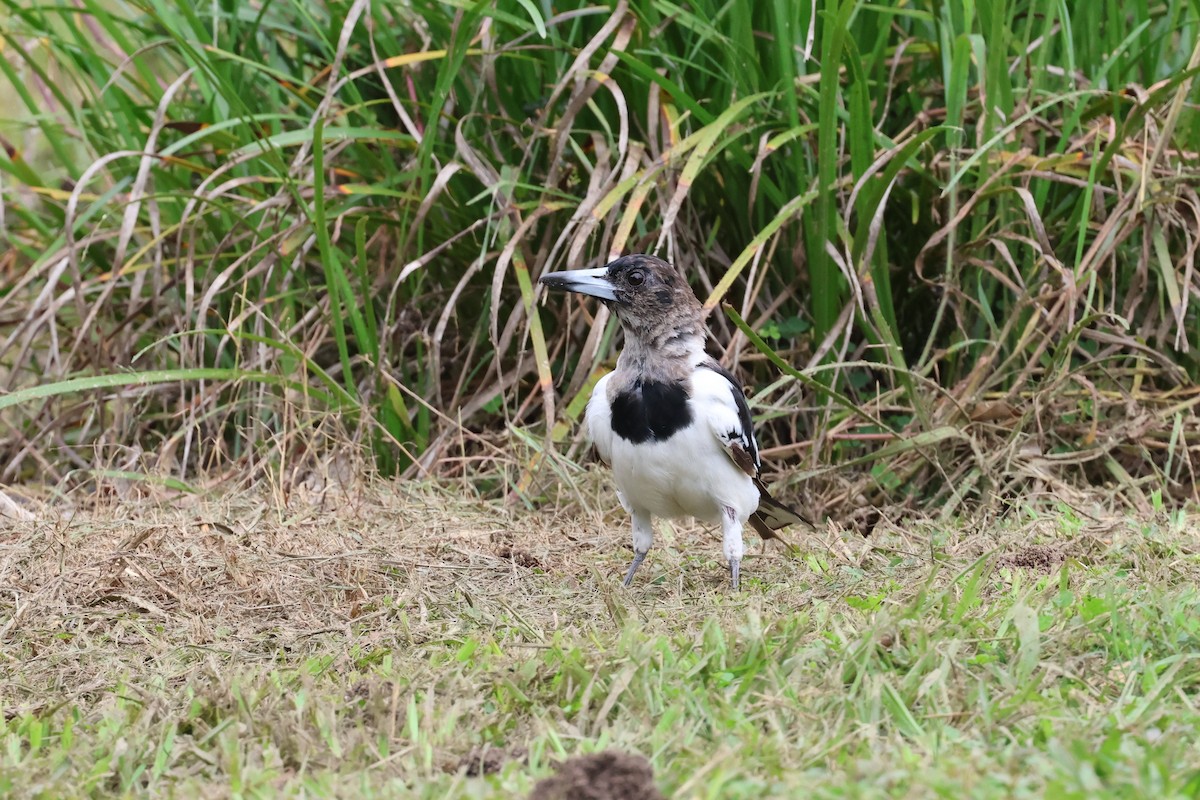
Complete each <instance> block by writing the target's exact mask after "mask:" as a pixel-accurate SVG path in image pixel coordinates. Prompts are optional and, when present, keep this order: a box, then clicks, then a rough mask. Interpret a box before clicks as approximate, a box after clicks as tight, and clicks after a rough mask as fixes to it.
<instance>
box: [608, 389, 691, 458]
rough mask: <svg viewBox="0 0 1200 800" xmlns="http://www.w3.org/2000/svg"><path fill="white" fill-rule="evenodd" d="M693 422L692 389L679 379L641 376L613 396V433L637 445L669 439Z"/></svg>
mask: <svg viewBox="0 0 1200 800" xmlns="http://www.w3.org/2000/svg"><path fill="white" fill-rule="evenodd" d="M691 424H692V409H691V406H689V405H688V392H687V389H686V388H684V386H683V384H682V383H679V382H678V381H672V382H669V383H663V382H660V381H648V380H642V379H641V378H638V379H637V380H636V381H634V384H633V386H631V387H629V388H628V389H625V390H623V391H621V392H618V393H617V396H616V397H615V398H613V402H612V428H613V433H615V434H616V435H617V436H620V437H621V438H622V439H624V440H626V441H628V442H632V443H633V444H641V443H642V442H646V441H649V440H651V439H654V440H656V441H665V440H667V439H670V438H671V437H672V436H674V435H675V434H676V433H677V432H678V431H681V430H683V429H684V428H686V427H687V426H689V425H691Z"/></svg>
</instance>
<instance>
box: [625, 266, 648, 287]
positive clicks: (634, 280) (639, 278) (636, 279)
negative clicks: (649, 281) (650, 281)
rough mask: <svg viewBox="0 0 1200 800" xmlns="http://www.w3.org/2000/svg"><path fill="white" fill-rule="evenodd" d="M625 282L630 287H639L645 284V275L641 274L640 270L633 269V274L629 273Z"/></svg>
mask: <svg viewBox="0 0 1200 800" xmlns="http://www.w3.org/2000/svg"><path fill="white" fill-rule="evenodd" d="M626 280H628V281H629V285H630V286H641V285H642V284H643V283H645V282H646V273H644V272H642V271H641V270H640V269H635V270H634V271H633V272H631V273H629V277H627V278H626Z"/></svg>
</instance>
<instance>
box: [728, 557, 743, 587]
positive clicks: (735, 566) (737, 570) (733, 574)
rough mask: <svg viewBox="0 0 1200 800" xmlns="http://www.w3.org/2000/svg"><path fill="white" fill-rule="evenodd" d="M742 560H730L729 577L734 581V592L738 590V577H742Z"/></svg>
mask: <svg viewBox="0 0 1200 800" xmlns="http://www.w3.org/2000/svg"><path fill="white" fill-rule="evenodd" d="M741 568H742V560H741V559H740V558H731V559H729V577H730V578H731V579H732V580H733V590H734V591H735V592H736V591H737V590H738V577H739V576H740V575H741Z"/></svg>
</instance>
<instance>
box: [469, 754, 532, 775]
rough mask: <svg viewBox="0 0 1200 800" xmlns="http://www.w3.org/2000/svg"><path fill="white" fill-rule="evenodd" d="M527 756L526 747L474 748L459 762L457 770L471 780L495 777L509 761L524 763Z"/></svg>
mask: <svg viewBox="0 0 1200 800" xmlns="http://www.w3.org/2000/svg"><path fill="white" fill-rule="evenodd" d="M527 755H528V751H527V750H526V749H525V748H524V747H509V748H504V747H472V748H471V750H470V752H468V753H467V754H466V755H464V756H463V757H462V758H460V759H459V760H458V766H457V767H456V769H461V770H463V771H464V772H465V773H466V775H467V777H469V778H475V777H478V776H480V775H494V774H495V773H497V772H499V771H500V770H501V769H503V768H504V765H505V764H507V763H508V762H509V761H524V760H525V757H526V756H527Z"/></svg>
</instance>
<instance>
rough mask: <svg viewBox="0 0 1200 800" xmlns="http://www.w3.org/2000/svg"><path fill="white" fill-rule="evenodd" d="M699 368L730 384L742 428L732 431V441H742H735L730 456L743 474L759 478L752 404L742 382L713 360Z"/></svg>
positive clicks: (703, 362)
mask: <svg viewBox="0 0 1200 800" xmlns="http://www.w3.org/2000/svg"><path fill="white" fill-rule="evenodd" d="M699 366H701V367H703V368H704V369H707V370H711V371H713V372H715V373H717V374H718V375H720V376H721V377H722V378H724V379H725V380H726V381H728V382H729V391H730V392H731V393H732V394H733V402H734V405H736V406H737V412H738V422H739V423H741V426H742V429H741V430H740V431H730V434H731V437H730V438H731V439H737V440H740V441H735V442H734V443H733V445H732V446H731V447H730V456H732V458H733V463H735V464H737V465H738V467H739V468H740V469H741V470H742V472H745V473H746V474H747V475H749V476H750V477H751V478H757V477H758V470H759V467H760V463H759V459H758V442H756V441H755V440H754V421H753V420H752V419H751V418H750V404H749V403H747V402H746V394H745V392H743V391H742V382H741V381H739V380H738V379H737V376H735V375H734V374H733V373H732V372H730V371H729V370H727V369H725V368H724V367H722V366H721V365H720V364H718V363H717V362H716V361H713V360H712V359H711V358H710V359H706V360H704V361H702V362H701V363H700V365H699Z"/></svg>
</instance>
